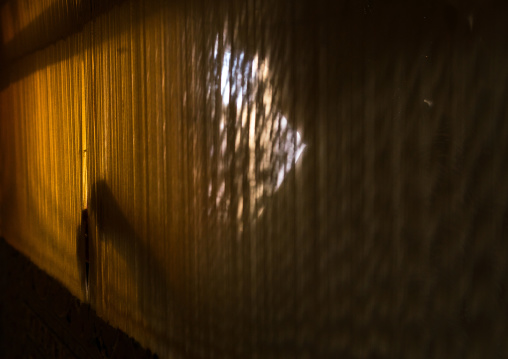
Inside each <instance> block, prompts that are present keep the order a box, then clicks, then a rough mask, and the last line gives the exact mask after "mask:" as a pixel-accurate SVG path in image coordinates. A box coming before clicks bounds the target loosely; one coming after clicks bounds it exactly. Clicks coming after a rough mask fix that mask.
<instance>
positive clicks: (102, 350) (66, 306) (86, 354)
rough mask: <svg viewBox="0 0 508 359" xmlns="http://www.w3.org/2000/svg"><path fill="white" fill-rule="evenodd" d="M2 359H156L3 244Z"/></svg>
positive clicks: (0, 276)
mask: <svg viewBox="0 0 508 359" xmlns="http://www.w3.org/2000/svg"><path fill="white" fill-rule="evenodd" d="M0 266H1V267H0V269H1V270H0V318H1V321H0V358H127V357H129V358H152V357H156V356H153V355H152V354H151V353H150V352H149V351H148V350H144V349H143V348H141V347H140V346H139V344H138V343H137V342H136V341H134V339H132V338H129V337H128V336H127V335H126V334H125V333H123V332H122V331H120V330H118V329H115V328H113V327H111V326H110V325H108V324H107V323H105V322H104V321H103V320H102V319H101V318H99V317H97V315H96V314H95V312H94V311H93V310H92V309H91V308H90V306H88V305H87V304H84V303H81V302H80V301H79V300H78V299H76V298H75V297H73V296H72V295H71V294H70V293H69V292H68V291H67V290H66V289H65V288H64V287H63V286H62V285H60V284H59V283H58V282H57V281H55V280H54V279H53V278H51V277H49V276H48V275H47V274H46V273H44V272H43V271H41V270H40V269H39V268H37V267H36V266H35V265H34V264H32V263H31V262H30V261H29V260H28V259H27V258H26V257H25V256H23V255H22V254H20V253H19V252H17V251H16V250H14V249H13V248H12V247H11V246H10V245H9V244H7V242H6V241H5V240H4V239H3V238H0Z"/></svg>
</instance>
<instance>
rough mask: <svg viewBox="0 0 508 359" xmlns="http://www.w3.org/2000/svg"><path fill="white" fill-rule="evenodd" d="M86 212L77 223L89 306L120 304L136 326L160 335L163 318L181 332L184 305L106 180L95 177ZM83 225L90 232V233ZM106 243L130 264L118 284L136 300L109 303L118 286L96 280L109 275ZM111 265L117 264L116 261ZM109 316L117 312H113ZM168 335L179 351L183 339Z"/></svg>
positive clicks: (108, 306)
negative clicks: (103, 255) (100, 255)
mask: <svg viewBox="0 0 508 359" xmlns="http://www.w3.org/2000/svg"><path fill="white" fill-rule="evenodd" d="M88 216H89V218H87V216H86V215H83V216H82V225H81V227H80V228H78V233H77V236H78V245H77V254H78V263H79V271H80V277H81V281H82V288H83V289H82V290H83V293H84V296H85V297H86V298H87V299H88V298H89V299H88V300H89V301H90V302H91V304H92V306H94V307H98V306H99V304H98V301H102V304H101V306H102V310H106V311H107V310H108V308H110V309H111V308H114V309H117V308H118V307H119V305H122V304H123V305H124V306H126V307H127V311H129V312H130V313H129V317H130V318H129V320H134V322H135V326H137V327H139V328H143V330H149V328H150V329H154V330H155V333H153V334H154V335H155V336H160V335H162V333H163V331H164V330H165V325H166V323H165V321H167V320H171V321H172V323H173V324H174V325H175V329H176V330H175V332H176V333H183V332H184V330H183V328H182V326H183V319H184V313H185V312H186V309H185V306H184V304H183V302H182V300H179V298H178V297H177V295H178V293H177V291H175V290H174V288H173V285H172V284H171V283H170V281H169V279H168V277H167V276H166V270H165V268H164V265H163V263H160V262H159V261H158V260H157V258H156V256H155V255H154V254H153V253H152V250H151V249H150V248H149V247H148V246H147V244H146V241H145V240H143V239H142V238H141V237H140V236H138V234H137V233H136V231H135V229H134V227H133V224H132V222H131V221H130V220H129V219H128V218H127V217H126V215H125V214H124V212H123V211H122V209H121V207H120V204H119V203H118V201H117V199H116V198H115V196H114V194H113V192H112V191H111V189H110V188H109V186H108V185H107V183H106V182H105V181H98V182H96V183H95V184H94V185H93V186H92V188H91V201H90V206H89V210H88ZM94 224H95V226H96V232H95V234H94V232H93V231H94V228H93V225H94ZM86 227H88V231H89V233H88V234H89V236H88V238H87V234H86V232H87V231H86V229H85V228H86ZM108 243H109V244H111V245H112V247H113V248H114V251H116V253H117V254H118V255H119V257H121V259H122V260H124V261H125V263H126V268H128V272H126V273H118V274H116V275H118V277H117V278H118V279H119V280H121V281H123V283H119V286H118V287H119V288H121V286H124V285H132V286H133V287H135V288H134V293H133V295H135V296H136V299H134V300H132V298H128V301H127V302H126V303H113V302H112V300H114V298H118V296H117V295H116V293H113V292H114V291H115V290H117V289H118V288H113V286H112V287H108V286H111V285H112V282H111V281H110V282H108V283H100V282H99V281H100V280H101V277H104V276H107V275H108V271H109V270H110V268H108V266H109V264H108V262H107V261H105V259H104V258H97V253H98V252H97V249H98V248H101V247H102V249H103V250H104V247H105V246H107V245H108ZM115 264H116V265H118V263H115ZM88 267H89V268H88ZM119 268H125V267H122V266H120V267H117V268H114V269H113V271H114V270H118V269H119ZM114 275H115V274H114ZM87 287H88V288H87ZM121 295H122V294H120V297H121ZM129 303H137V305H135V306H134V307H132V308H129V306H128V305H129ZM99 315H100V313H99ZM112 316H113V317H115V315H114V314H113V315H112ZM176 335H178V334H176ZM166 339H169V340H170V342H171V348H172V350H174V351H176V352H179V351H181V350H183V346H182V343H183V341H182V340H180V339H179V338H178V337H176V338H168V337H167V336H166ZM173 339H174V340H173Z"/></svg>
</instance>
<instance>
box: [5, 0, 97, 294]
mask: <svg viewBox="0 0 508 359" xmlns="http://www.w3.org/2000/svg"><path fill="white" fill-rule="evenodd" d="M74 5H75V6H72V7H70V6H68V4H66V3H65V2H63V1H40V2H36V3H34V2H27V1H19V2H14V1H12V2H5V3H4V4H3V5H2V10H1V11H2V38H3V47H2V50H3V51H2V54H3V55H4V56H3V57H2V63H3V64H4V66H2V67H3V68H2V75H1V76H2V79H1V80H2V81H1V82H2V92H1V103H2V121H1V124H0V126H1V136H2V167H1V171H2V176H1V178H2V185H1V188H2V190H1V213H2V217H1V219H0V224H1V228H0V232H1V235H2V236H4V237H5V238H7V239H8V241H9V242H10V243H11V244H12V245H13V246H14V247H16V248H18V249H19V250H21V251H22V252H24V253H25V254H27V255H28V256H29V257H30V258H31V259H32V260H33V261H34V262H35V263H36V264H37V265H39V266H40V267H41V268H43V269H45V270H46V271H47V272H48V273H49V274H50V275H52V276H54V277H56V278H58V279H59V280H60V281H61V282H62V283H63V284H65V285H66V286H67V287H68V288H69V290H70V291H71V292H72V293H73V294H74V295H76V296H78V297H82V280H81V277H80V274H79V271H78V267H77V266H76V256H77V247H76V238H77V236H78V235H79V228H80V221H81V208H82V206H83V199H82V195H81V194H82V192H81V188H82V180H83V178H82V143H81V140H82V138H81V132H82V123H83V120H84V118H85V117H86V116H87V111H89V108H87V106H86V91H87V90H88V88H89V80H88V79H87V77H88V76H89V63H88V60H87V56H86V49H87V47H88V41H89V36H87V33H86V31H85V32H82V33H76V34H75V35H71V36H69V37H68V38H67V39H65V40H63V41H59V42H57V43H52V44H51V45H48V46H44V45H45V44H46V43H47V42H48V41H49V40H50V39H51V38H52V37H53V36H55V34H57V33H61V32H63V33H64V34H67V33H69V32H71V30H72V26H71V25H73V26H74V25H75V24H70V23H69V22H68V20H71V19H72V18H78V17H79V15H77V13H76V12H77V11H78V8H79V4H78V3H76V4H74ZM52 19H54V20H55V21H54V24H55V25H51V22H52V21H51V20H52ZM60 19H61V20H63V21H60ZM40 45H43V46H42V48H41V49H40V50H39V51H35V52H34V51H33V49H34V48H38V47H39V46H40ZM14 59H16V61H14Z"/></svg>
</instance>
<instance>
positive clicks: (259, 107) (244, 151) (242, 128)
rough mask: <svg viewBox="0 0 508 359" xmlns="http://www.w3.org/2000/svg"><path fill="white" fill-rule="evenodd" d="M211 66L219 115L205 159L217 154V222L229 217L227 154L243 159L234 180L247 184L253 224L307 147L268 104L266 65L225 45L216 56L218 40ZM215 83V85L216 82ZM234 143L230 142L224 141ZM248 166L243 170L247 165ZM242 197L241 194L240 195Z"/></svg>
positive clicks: (271, 102)
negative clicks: (215, 134) (215, 66)
mask: <svg viewBox="0 0 508 359" xmlns="http://www.w3.org/2000/svg"><path fill="white" fill-rule="evenodd" d="M213 60H214V62H215V63H216V64H218V66H220V69H218V71H216V74H217V75H218V76H220V94H221V102H222V112H221V113H220V115H219V117H220V121H219V128H217V129H216V130H217V131H218V132H219V142H218V144H219V148H218V149H216V148H215V146H213V145H212V146H211V148H210V156H211V157H213V156H214V152H215V151H218V156H219V158H220V159H219V161H218V169H217V171H218V173H219V176H218V177H219V178H220V181H219V183H217V188H218V190H217V192H216V194H215V204H216V206H217V208H218V209H219V216H220V217H224V216H226V214H227V213H228V212H229V206H230V201H229V198H228V197H227V196H226V195H225V192H226V191H225V188H226V172H228V171H231V170H233V171H234V170H235V169H232V168H229V167H231V166H234V165H235V164H234V163H232V162H231V161H228V154H229V153H231V152H235V154H236V156H243V158H244V161H240V166H241V167H242V168H238V169H236V170H237V172H236V174H237V176H240V177H241V176H246V177H247V179H248V193H247V194H245V193H244V196H246V195H247V196H249V197H250V208H248V209H247V210H248V213H249V215H250V216H251V217H253V219H255V218H256V217H259V216H260V215H261V214H262V213H263V211H264V207H265V203H264V202H263V201H262V199H263V198H267V197H269V196H271V195H272V194H274V193H275V192H276V191H277V190H278V189H279V188H280V187H281V185H282V184H283V182H284V179H285V177H286V176H287V174H288V173H289V172H290V171H291V169H292V168H293V167H294V165H295V164H296V162H297V161H298V160H299V158H300V156H301V155H302V153H303V151H304V150H305V147H306V145H305V144H304V143H303V141H302V138H301V135H300V133H299V132H298V131H296V130H295V129H293V127H292V126H291V124H290V123H289V121H288V119H287V118H286V116H284V114H283V113H282V112H281V111H280V110H279V109H278V108H277V105H276V104H275V103H274V99H273V87H272V84H271V83H270V78H269V68H268V66H269V65H268V63H267V61H266V60H263V59H260V58H259V56H258V55H257V54H255V55H254V56H252V57H250V58H249V57H247V55H246V54H245V53H244V52H243V51H238V52H236V53H233V52H232V51H231V48H230V47H229V46H227V45H225V46H223V54H222V56H221V54H219V37H217V38H216V42H215V46H214V52H213ZM215 80H216V81H217V79H215ZM228 138H234V141H228ZM246 163H247V164H246ZM212 188H213V179H212V180H211V181H210V183H209V186H208V196H209V197H212V196H213V191H212ZM244 191H245V190H244ZM238 206H239V208H238V218H240V217H242V212H243V200H242V198H240V200H239V205H238Z"/></svg>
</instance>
